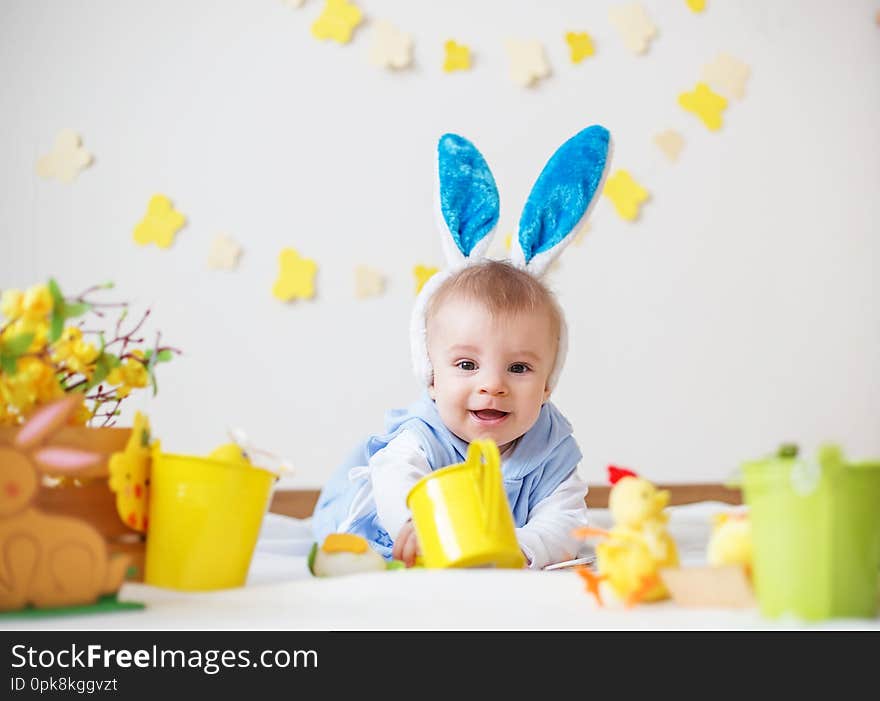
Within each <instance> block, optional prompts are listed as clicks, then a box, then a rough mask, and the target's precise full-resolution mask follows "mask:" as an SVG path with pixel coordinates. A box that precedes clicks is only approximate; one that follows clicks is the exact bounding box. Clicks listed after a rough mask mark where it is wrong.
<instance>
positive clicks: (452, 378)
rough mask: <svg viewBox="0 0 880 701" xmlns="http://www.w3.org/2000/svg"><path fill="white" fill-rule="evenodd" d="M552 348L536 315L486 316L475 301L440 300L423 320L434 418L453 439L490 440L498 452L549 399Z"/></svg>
mask: <svg viewBox="0 0 880 701" xmlns="http://www.w3.org/2000/svg"><path fill="white" fill-rule="evenodd" d="M557 343H558V338H557V334H556V333H555V331H554V329H553V324H552V322H551V320H550V316H549V314H547V313H546V312H544V311H536V312H529V313H525V312H524V313H520V314H516V315H508V316H505V317H493V316H492V315H491V314H490V313H489V311H488V310H487V309H485V308H484V307H483V305H481V304H479V303H477V302H470V301H465V300H460V299H455V298H452V299H449V300H447V301H446V302H444V303H443V306H441V307H440V308H439V309H438V310H437V311H436V313H435V314H434V315H433V317H432V318H431V319H429V320H428V355H429V356H430V358H431V365H432V366H433V368H434V382H433V384H432V385H431V387H430V389H429V392H430V394H431V398H432V399H434V400H435V401H436V403H437V410H438V411H439V413H440V418H442V419H443V422H444V423H445V424H446V426H447V427H448V428H449V430H450V431H452V432H453V433H454V434H455V435H456V436H458V437H459V438H461V439H463V440H465V441H468V442H471V441H473V440H474V439H476V438H492V439H493V440H494V441H495V442H496V443H497V444H498V447H499V448H500V449H502V450H503V449H504V448H505V447H506V446H507V445H508V444H509V443H510V442H511V441H513V440H515V439H517V438H519V437H520V436H521V435H523V434H524V433H525V432H526V431H528V430H529V429H530V428H531V427H532V426H533V425H534V423H535V421H536V420H537V419H538V414H539V413H540V411H541V405H542V404H543V403H544V402H545V401H546V400H547V397H549V396H550V390H549V389H548V388H547V380H548V378H549V377H550V372H551V370H552V369H553V363H554V361H555V359H556V346H557Z"/></svg>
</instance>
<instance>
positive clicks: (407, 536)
mask: <svg viewBox="0 0 880 701" xmlns="http://www.w3.org/2000/svg"><path fill="white" fill-rule="evenodd" d="M418 554H419V539H418V538H417V537H416V529H415V528H414V527H413V524H412V521H407V522H406V523H404V524H403V526H402V527H401V529H400V532H399V533H398V534H397V538H395V539H394V547H392V548H391V557H393V558H394V559H395V560H401V561H402V562H403V564H405V565H406V566H407V567H412V566H413V565H414V564H415V562H416V555H418Z"/></svg>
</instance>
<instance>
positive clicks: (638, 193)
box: [602, 170, 650, 221]
mask: <svg viewBox="0 0 880 701" xmlns="http://www.w3.org/2000/svg"><path fill="white" fill-rule="evenodd" d="M602 194H603V195H604V196H605V197H607V198H608V199H609V200H611V203H612V204H613V205H614V209H615V210H616V211H617V213H618V214H619V215H620V217H621V218H622V219H626V220H627V221H635V220H636V219H638V218H639V213H640V210H641V206H642V204H643V203H644V202H647V201H648V199H649V197H650V195H649V193H648V191H647V190H646V189H645V188H643V187H642V186H641V185H639V184H638V183H637V182H636V181H635V180H634V179H633V177H632V176H631V175H630V174H629V171H626V170H618V171H616V172H615V173H614V174H613V175H612V176H611V177H610V178H608V180H607V181H606V182H605V189H604V190H603V192H602Z"/></svg>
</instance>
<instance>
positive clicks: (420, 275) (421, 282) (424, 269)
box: [413, 265, 439, 294]
mask: <svg viewBox="0 0 880 701" xmlns="http://www.w3.org/2000/svg"><path fill="white" fill-rule="evenodd" d="M438 270H439V268H431V267H429V266H427V265H417V266H415V267H414V268H413V275H415V276H416V294H418V293H419V292H421V291H422V288H423V287H424V286H425V283H426V282H428V280H430V279H431V278H432V277H433V276H434V274H435V273H436V272H437V271H438Z"/></svg>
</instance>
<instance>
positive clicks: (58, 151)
mask: <svg viewBox="0 0 880 701" xmlns="http://www.w3.org/2000/svg"><path fill="white" fill-rule="evenodd" d="M91 163H92V154H90V153H89V152H88V151H86V150H85V149H84V148H83V147H82V144H81V140H80V137H79V134H77V133H76V132H75V131H74V130H73V129H62V130H61V131H60V132H58V136H57V137H55V145H54V146H53V148H52V150H51V151H50V152H49V153H47V154H46V155H45V156H41V157H40V159H39V160H38V161H37V175H39V176H40V177H41V178H58V180H60V181H61V182H63V183H70V182H73V180H74V178H76V176H77V175H79V172H80V171H81V170H82V169H83V168H87V167H88V166H89V165H91Z"/></svg>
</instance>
